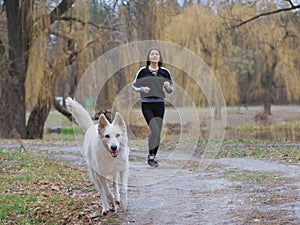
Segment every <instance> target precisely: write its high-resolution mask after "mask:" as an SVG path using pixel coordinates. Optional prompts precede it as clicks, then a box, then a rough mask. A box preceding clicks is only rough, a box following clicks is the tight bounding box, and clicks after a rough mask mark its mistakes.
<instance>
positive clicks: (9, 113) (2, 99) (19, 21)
mask: <svg viewBox="0 0 300 225" xmlns="http://www.w3.org/2000/svg"><path fill="white" fill-rule="evenodd" d="M74 2H75V0H62V1H61V2H60V4H58V5H57V7H56V8H54V9H53V10H52V11H51V13H50V14H49V15H48V16H49V17H47V18H35V16H34V4H35V1H34V0H24V1H19V0H4V9H5V12H6V19H7V31H8V46H9V50H8V51H7V52H8V58H7V63H8V65H9V66H8V69H7V73H6V72H4V73H2V79H1V80H0V82H1V83H0V91H1V93H0V127H1V129H0V136H1V137H3V138H13V137H19V138H26V104H25V80H26V72H27V69H28V59H29V58H28V57H29V50H30V48H31V44H32V41H33V33H34V32H33V31H34V25H35V24H36V23H38V22H40V21H39V20H43V19H48V18H50V19H49V21H50V24H53V23H54V22H55V21H56V20H57V19H58V18H60V17H61V16H62V15H63V14H64V13H65V12H66V11H67V10H68V9H69V8H70V7H71V6H72V4H73V3H74ZM36 34H37V33H35V35H36Z"/></svg>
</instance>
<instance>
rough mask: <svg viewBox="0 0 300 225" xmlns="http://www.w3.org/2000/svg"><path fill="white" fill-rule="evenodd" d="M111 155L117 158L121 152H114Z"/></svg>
mask: <svg viewBox="0 0 300 225" xmlns="http://www.w3.org/2000/svg"><path fill="white" fill-rule="evenodd" d="M111 155H112V157H117V156H118V155H119V151H112V152H111Z"/></svg>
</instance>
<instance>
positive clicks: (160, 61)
mask: <svg viewBox="0 0 300 225" xmlns="http://www.w3.org/2000/svg"><path fill="white" fill-rule="evenodd" d="M152 50H156V51H158V53H159V62H158V67H161V66H162V62H163V60H162V56H161V53H160V51H159V50H158V49H157V48H150V50H149V51H148V54H147V66H149V65H150V59H149V57H150V53H151V51H152Z"/></svg>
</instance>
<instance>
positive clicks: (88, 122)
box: [66, 97, 94, 132]
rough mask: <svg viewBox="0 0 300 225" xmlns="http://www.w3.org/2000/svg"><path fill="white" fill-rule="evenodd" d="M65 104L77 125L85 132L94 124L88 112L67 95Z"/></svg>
mask: <svg viewBox="0 0 300 225" xmlns="http://www.w3.org/2000/svg"><path fill="white" fill-rule="evenodd" d="M66 106H67V109H68V111H69V112H70V113H72V116H73V117H74V118H75V120H76V123H77V124H78V126H79V127H81V128H82V129H83V130H84V132H86V131H87V130H88V129H89V128H90V127H91V126H94V123H93V120H92V118H91V116H90V114H89V113H88V111H86V109H85V108H83V107H82V105H80V104H79V103H78V102H76V101H75V100H73V99H72V98H70V97H67V99H66Z"/></svg>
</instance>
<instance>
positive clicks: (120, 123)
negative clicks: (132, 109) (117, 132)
mask: <svg viewBox="0 0 300 225" xmlns="http://www.w3.org/2000/svg"><path fill="white" fill-rule="evenodd" d="M112 124H114V125H118V126H119V127H120V128H122V129H124V130H125V131H126V124H125V121H124V120H123V117H122V116H121V114H120V113H119V112H116V115H115V118H114V121H113V122H112Z"/></svg>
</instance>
